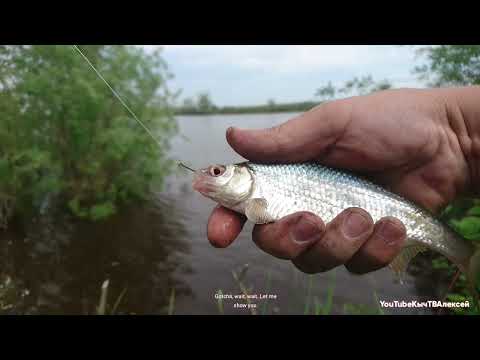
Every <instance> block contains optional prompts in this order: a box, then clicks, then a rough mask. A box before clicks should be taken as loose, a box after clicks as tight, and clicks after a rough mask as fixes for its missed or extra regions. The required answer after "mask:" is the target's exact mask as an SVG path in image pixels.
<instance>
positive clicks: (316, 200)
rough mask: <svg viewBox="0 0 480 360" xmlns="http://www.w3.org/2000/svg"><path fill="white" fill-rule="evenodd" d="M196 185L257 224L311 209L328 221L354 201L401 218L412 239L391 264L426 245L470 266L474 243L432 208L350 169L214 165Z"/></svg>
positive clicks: (401, 267) (399, 264)
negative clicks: (443, 221) (429, 210)
mask: <svg viewBox="0 0 480 360" xmlns="http://www.w3.org/2000/svg"><path fill="white" fill-rule="evenodd" d="M193 188H194V189H195V190H197V191H198V192H200V193H201V194H202V195H204V196H206V197H208V198H210V199H212V200H214V201H216V202H218V203H219V204H221V205H223V206H224V207H227V208H229V209H232V210H234V211H236V212H239V213H241V214H244V215H245V216H246V217H247V218H248V220H250V221H252V222H253V223H255V224H265V223H269V222H274V221H277V220H279V219H280V218H282V217H284V216H286V215H289V214H292V213H295V212H298V211H309V212H312V213H314V214H316V215H318V216H319V217H320V218H322V219H323V220H324V221H325V222H326V223H328V222H330V221H331V220H333V218H335V217H336V216H337V215H338V214H339V213H340V212H342V211H343V210H344V209H346V208H349V207H359V208H362V209H365V210H366V211H368V212H369V213H370V215H371V216H372V218H373V220H374V221H377V220H379V219H381V218H383V217H385V216H394V217H396V218H398V219H399V220H401V221H402V222H403V224H404V225H405V227H406V229H407V242H406V244H405V246H404V249H403V250H402V252H401V253H400V255H398V256H397V258H395V260H394V261H393V262H392V263H391V264H390V267H391V268H392V269H393V270H394V271H395V272H397V273H398V274H401V273H403V272H404V271H405V269H406V267H407V265H408V262H409V261H410V260H411V259H412V258H413V257H414V256H415V255H417V254H418V253H419V252H420V251H424V250H426V249H427V248H429V249H431V250H434V251H437V252H439V253H440V254H442V255H444V256H445V257H447V258H448V259H449V260H450V261H452V262H453V263H455V264H456V265H457V266H458V267H459V268H460V269H461V270H462V271H464V272H467V271H468V268H469V266H470V260H471V258H472V256H473V254H474V247H473V246H472V245H471V244H470V243H469V242H468V241H466V240H465V239H463V238H462V237H460V236H459V235H458V234H457V233H455V232H454V231H453V230H452V229H450V228H449V227H448V226H446V225H445V224H443V223H442V222H440V221H439V220H437V219H436V218H435V217H434V216H433V215H432V214H431V213H430V212H428V211H427V210H425V209H422V208H421V207H419V206H417V205H416V204H414V203H412V202H410V201H408V200H406V199H404V198H402V197H401V196H399V195H397V194H394V193H392V192H389V191H388V190H386V189H384V188H383V187H381V186H379V185H377V184H374V183H373V182H370V181H368V180H366V179H364V178H362V177H359V176H356V175H355V174H352V173H350V172H347V171H343V170H338V169H334V168H331V167H326V166H322V165H319V164H316V163H301V164H256V163H252V162H243V163H239V164H230V165H212V166H209V167H208V168H205V169H200V170H197V171H196V173H195V178H194V181H193Z"/></svg>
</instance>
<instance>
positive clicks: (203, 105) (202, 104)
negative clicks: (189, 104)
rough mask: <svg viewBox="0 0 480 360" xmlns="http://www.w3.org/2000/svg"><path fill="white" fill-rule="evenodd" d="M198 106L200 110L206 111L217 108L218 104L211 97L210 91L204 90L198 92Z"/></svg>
mask: <svg viewBox="0 0 480 360" xmlns="http://www.w3.org/2000/svg"><path fill="white" fill-rule="evenodd" d="M197 108H198V110H199V111H200V112H205V113H208V112H211V111H213V110H215V108H216V106H215V104H214V103H213V101H212V99H211V98H210V94H209V93H207V92H203V93H200V94H198V97H197Z"/></svg>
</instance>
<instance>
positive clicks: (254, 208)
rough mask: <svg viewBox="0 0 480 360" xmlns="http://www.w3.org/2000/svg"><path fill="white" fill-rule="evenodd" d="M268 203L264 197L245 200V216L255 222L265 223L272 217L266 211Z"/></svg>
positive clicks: (271, 219)
mask: <svg viewBox="0 0 480 360" xmlns="http://www.w3.org/2000/svg"><path fill="white" fill-rule="evenodd" d="M267 207H268V203H267V200H265V199H264V198H255V199H250V200H248V201H247V205H246V207H245V216H246V217H247V219H248V220H250V221H251V222H253V223H255V224H266V223H269V222H273V221H274V219H273V218H272V217H271V216H270V214H269V213H268V211H267Z"/></svg>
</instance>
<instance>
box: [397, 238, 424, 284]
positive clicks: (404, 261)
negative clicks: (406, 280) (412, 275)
mask: <svg viewBox="0 0 480 360" xmlns="http://www.w3.org/2000/svg"><path fill="white" fill-rule="evenodd" d="M425 250H427V247H426V246H425V245H422V244H415V245H410V246H406V247H405V248H403V250H402V251H401V252H400V254H398V255H397V257H396V258H395V259H393V261H392V262H391V263H390V265H389V266H390V268H391V269H392V270H393V271H394V272H395V274H396V275H397V276H398V278H399V280H400V282H402V283H403V281H402V278H403V275H404V274H405V271H406V270H407V267H408V264H409V263H410V261H411V260H412V259H413V258H414V257H415V256H417V254H418V253H420V252H422V251H425Z"/></svg>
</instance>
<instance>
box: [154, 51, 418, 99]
mask: <svg viewBox="0 0 480 360" xmlns="http://www.w3.org/2000/svg"><path fill="white" fill-rule="evenodd" d="M151 47H154V46H146V48H151ZM162 47H163V57H164V59H165V60H166V61H167V63H168V65H169V68H170V70H171V71H172V72H173V74H174V76H175V77H174V79H173V80H171V81H170V88H171V89H172V90H177V89H182V95H181V99H183V98H185V97H194V96H196V95H197V94H198V93H199V92H204V91H207V92H209V93H210V95H211V98H212V100H213V101H214V103H215V104H216V105H220V106H224V105H253V104H263V103H266V102H267V101H268V100H269V99H274V100H275V101H277V102H293V101H304V100H313V99H315V97H314V94H315V91H316V89H317V88H319V87H321V86H322V85H325V84H326V83H328V81H332V83H333V84H334V85H338V86H341V85H343V83H344V82H345V81H347V80H350V79H352V78H353V77H355V76H358V77H360V76H364V75H369V74H370V75H372V76H373V78H374V79H375V80H383V79H389V80H391V81H392V82H393V84H394V86H395V87H400V86H402V87H422V86H423V84H422V83H421V82H419V81H418V80H417V78H416V76H415V75H413V74H412V70H413V68H414V66H416V65H418V64H420V60H419V59H416V58H415V52H414V50H413V49H412V48H411V47H408V46H386V45H383V46H382V45H380V46H360V45H353V46H347V45H341V46H336V45H319V46H303V45H301V46H300V45H292V46H278V45H249V46H244V45H222V46H220V45H163V46H162Z"/></svg>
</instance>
